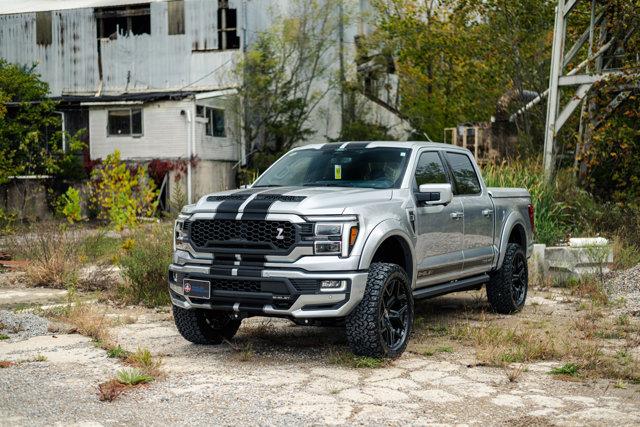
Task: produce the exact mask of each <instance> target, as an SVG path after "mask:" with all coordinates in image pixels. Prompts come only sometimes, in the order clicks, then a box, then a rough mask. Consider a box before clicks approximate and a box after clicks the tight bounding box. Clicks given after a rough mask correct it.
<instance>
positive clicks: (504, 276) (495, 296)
mask: <svg viewBox="0 0 640 427" xmlns="http://www.w3.org/2000/svg"><path fill="white" fill-rule="evenodd" d="M518 260H520V261H522V260H524V272H525V273H524V280H525V283H524V295H519V293H518V291H517V289H516V286H515V285H514V283H515V281H516V280H515V279H514V273H515V270H516V265H515V264H516V263H517V262H518ZM528 275H529V273H528V269H527V256H526V254H525V251H524V249H523V248H522V246H520V245H519V244H517V243H509V244H508V245H507V253H506V255H505V257H504V261H503V263H502V267H501V268H500V269H499V270H497V271H495V272H494V273H493V274H492V275H491V280H490V281H489V283H488V284H487V299H488V300H489V304H490V305H491V308H492V309H493V311H495V312H496V313H501V314H512V313H517V312H518V311H520V310H522V307H524V303H525V301H526V299H527V291H528V285H529V278H528Z"/></svg>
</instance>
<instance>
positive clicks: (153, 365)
mask: <svg viewBox="0 0 640 427" xmlns="http://www.w3.org/2000/svg"><path fill="white" fill-rule="evenodd" d="M124 362H125V363H126V364H128V365H131V366H133V367H135V368H138V369H139V370H140V371H141V372H142V373H144V374H146V375H148V376H151V377H154V378H157V377H159V376H161V375H162V371H161V370H160V366H162V360H161V359H154V358H153V356H152V355H151V352H150V351H149V349H147V348H138V349H137V350H136V351H135V352H133V353H130V354H129V355H128V356H127V357H126V358H125V359H124Z"/></svg>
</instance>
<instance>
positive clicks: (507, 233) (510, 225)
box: [496, 212, 529, 269]
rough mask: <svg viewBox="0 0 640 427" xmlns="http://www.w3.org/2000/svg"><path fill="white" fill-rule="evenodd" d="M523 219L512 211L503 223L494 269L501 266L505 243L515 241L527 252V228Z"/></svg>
mask: <svg viewBox="0 0 640 427" xmlns="http://www.w3.org/2000/svg"><path fill="white" fill-rule="evenodd" d="M524 224H525V223H524V219H523V218H521V216H520V215H518V214H517V213H516V212H512V213H511V215H509V217H508V218H507V220H506V222H505V225H504V227H503V233H502V236H501V238H500V247H499V250H500V253H499V257H498V262H497V264H496V269H499V268H501V267H502V263H503V262H504V257H505V255H506V253H507V245H508V244H509V243H517V244H519V245H521V246H522V249H524V251H525V254H527V253H528V246H529V242H528V240H527V231H526V230H527V229H526V228H525V225H524Z"/></svg>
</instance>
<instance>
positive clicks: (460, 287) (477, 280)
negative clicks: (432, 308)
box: [413, 273, 489, 299]
mask: <svg viewBox="0 0 640 427" xmlns="http://www.w3.org/2000/svg"><path fill="white" fill-rule="evenodd" d="M488 281H489V275H488V274H486V273H485V274H481V275H479V276H472V277H467V278H465V279H459V280H453V281H451V282H447V283H442V284H440V285H433V286H427V287H424V288H420V289H416V290H414V291H413V298H414V299H425V298H433V297H437V296H440V295H445V294H449V293H451V292H460V291H468V290H471V289H478V287H479V286H480V285H483V284H484V283H487V282H488Z"/></svg>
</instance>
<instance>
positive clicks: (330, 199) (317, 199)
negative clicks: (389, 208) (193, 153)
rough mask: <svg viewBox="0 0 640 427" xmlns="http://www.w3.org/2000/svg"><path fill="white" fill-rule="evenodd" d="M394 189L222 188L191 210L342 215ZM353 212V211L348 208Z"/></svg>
mask: <svg viewBox="0 0 640 427" xmlns="http://www.w3.org/2000/svg"><path fill="white" fill-rule="evenodd" d="M392 194H393V190H391V189H389V190H379V189H371V188H347V187H275V188H248V189H244V190H233V191H223V192H220V193H214V194H210V195H207V196H204V197H202V198H201V199H200V200H199V201H198V203H197V204H196V205H195V206H194V209H193V212H219V213H222V212H224V213H228V214H232V213H235V214H238V213H252V214H267V213H287V214H296V215H341V214H343V213H346V211H348V210H350V208H358V207H363V206H370V205H371V204H372V203H377V202H386V201H388V200H390V199H391V197H392ZM351 211H352V210H351Z"/></svg>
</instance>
